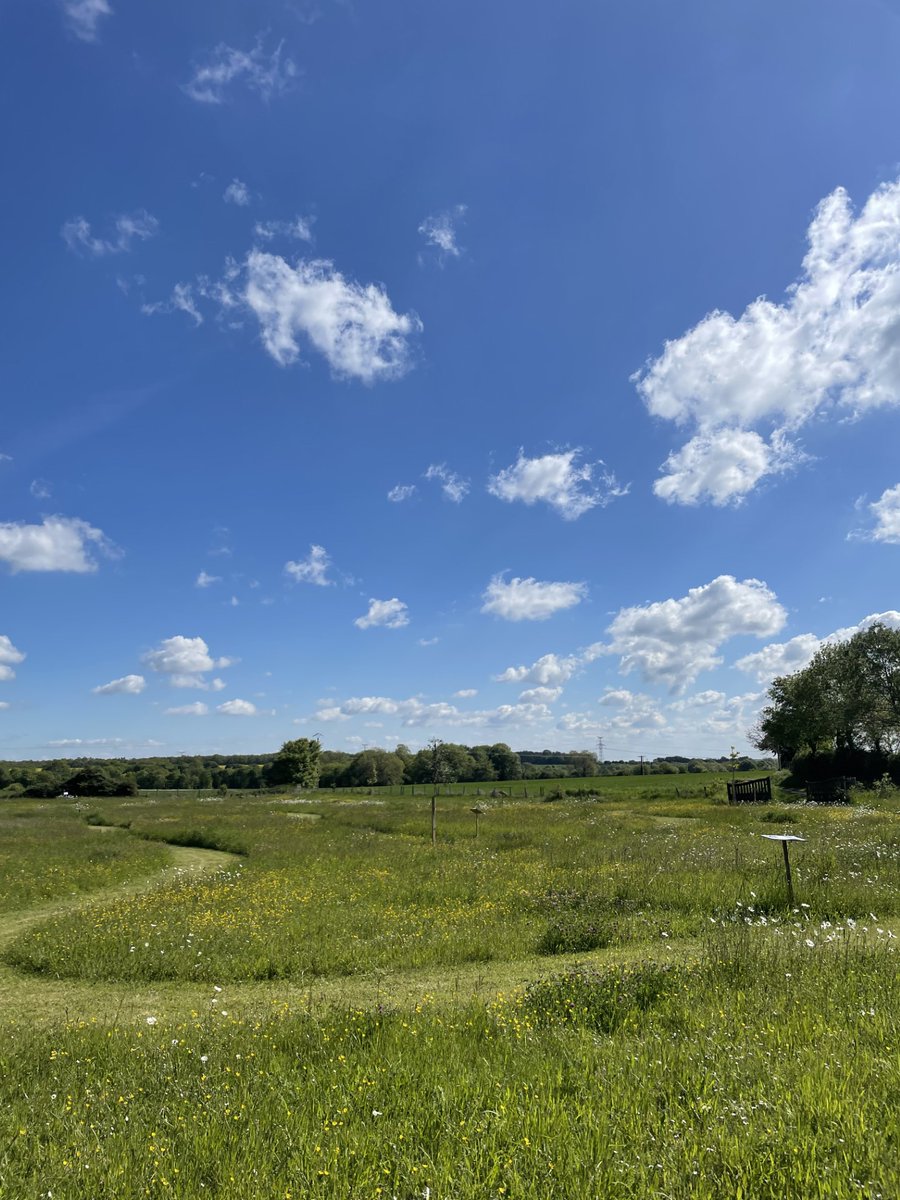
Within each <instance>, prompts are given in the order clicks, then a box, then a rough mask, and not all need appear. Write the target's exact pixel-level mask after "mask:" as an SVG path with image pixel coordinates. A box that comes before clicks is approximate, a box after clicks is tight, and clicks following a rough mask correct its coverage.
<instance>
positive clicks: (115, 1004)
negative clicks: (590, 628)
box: [0, 826, 696, 1026]
mask: <svg viewBox="0 0 900 1200" xmlns="http://www.w3.org/2000/svg"><path fill="white" fill-rule="evenodd" d="M95 828H97V829H98V831H99V832H105V831H107V830H109V831H111V830H112V829H113V828H118V827H117V826H110V827H104V826H95ZM167 849H168V851H169V854H170V856H171V861H170V863H169V865H168V866H167V867H165V868H164V869H163V870H162V871H157V872H155V873H154V874H153V875H150V876H147V877H145V878H143V879H139V880H132V881H130V882H128V883H124V884H117V885H115V886H113V887H108V888H103V889H101V890H100V891H97V892H92V893H90V894H89V895H86V896H75V897H71V898H66V899H59V900H54V901H49V902H47V903H44V904H40V905H37V906H35V907H33V908H28V909H25V910H23V911H22V912H18V913H15V912H14V913H5V914H2V915H0V952H2V951H3V950H4V949H5V948H6V947H7V946H9V945H10V944H11V943H12V942H14V941H15V939H16V938H17V937H19V936H20V935H21V934H23V933H25V932H27V930H29V929H31V928H33V927H34V926H36V925H40V924H41V923H42V922H44V921H46V920H48V919H49V918H50V917H53V916H56V915H57V914H59V913H63V912H71V911H72V910H74V909H82V910H84V909H89V908H91V907H93V906H94V905H98V904H104V903H109V902H110V901H111V900H115V899H116V898H119V897H126V896H135V895H140V894H142V893H145V892H150V891H153V890H154V889H156V888H158V887H163V886H165V885H166V884H168V883H171V882H173V880H175V879H177V878H183V877H184V876H186V875H187V876H194V877H196V876H199V875H205V874H214V873H215V872H216V871H221V870H223V869H227V868H228V867H230V866H232V865H233V864H234V863H236V862H238V861H239V858H238V856H237V855H235V854H228V853H225V852H224V851H220V850H205V849H200V848H199V847H197V848H195V847H192V846H175V845H172V844H168V846H167ZM695 952H696V943H693V942H691V943H687V942H685V943H682V944H680V945H677V946H676V945H674V944H673V943H671V942H670V943H666V945H665V946H664V947H662V948H660V950H659V951H658V952H657V951H655V950H651V949H650V948H649V947H647V946H634V947H626V948H622V949H611V950H596V951H592V952H590V953H581V954H568V955H555V956H553V957H552V958H547V957H545V956H538V955H532V956H528V957H526V958H521V959H517V960H515V961H511V962H507V961H499V962H470V963H460V964H457V965H455V966H431V967H419V968H409V969H405V970H404V969H400V970H396V971H382V972H374V973H372V974H368V975H353V976H341V977H334V978H328V979H322V978H316V979H310V980H306V981H305V980H278V981H264V982H241V983H228V982H227V981H226V980H221V981H220V990H219V991H217V990H216V988H215V987H214V986H213V985H212V984H209V983H193V982H180V981H165V982H160V983H153V984H144V983H139V984H136V983H94V982H82V981H80V980H78V979H53V978H51V977H50V976H46V975H31V974H28V973H27V972H21V971H18V970H16V969H15V968H13V967H11V966H9V965H7V964H6V963H2V962H0V1024H8V1023H12V1024H19V1025H21V1024H27V1025H30V1026H34V1025H51V1024H57V1023H59V1022H60V1021H97V1022H98V1023H99V1024H104V1025H106V1024H118V1023H121V1022H126V1023H128V1022H143V1021H146V1019H147V1018H148V1017H156V1018H157V1019H158V1020H160V1021H165V1022H167V1023H170V1022H171V1023H176V1022H179V1021H185V1020H191V1019H196V1018H197V1017H198V1016H202V1015H208V1016H211V1017H215V1018H218V1017H222V1018H225V1019H227V1018H228V1017H244V1016H247V1015H249V1014H259V1013H261V1012H264V1011H266V1010H268V1011H271V1010H272V1007H273V1006H274V1005H284V1004H286V1005H288V1006H289V1007H290V1008H292V1009H295V1010H305V1011H310V1012H318V1011H320V1010H322V1009H326V1008H332V1007H334V1006H336V1005H337V1006H342V1007H360V1008H368V1007H372V1006H374V1005H377V1004H385V1005H390V1006H401V1007H406V1006H411V1005H414V1004H417V1003H418V1002H420V1001H421V1000H422V999H423V997H428V998H431V999H434V1000H435V1001H437V1002H440V1003H450V1004H453V1003H463V1002H465V1001H468V1000H473V999H474V1000H482V1001H485V1000H493V999H495V998H496V996H497V995H498V994H499V993H509V992H511V991H513V990H515V989H517V988H520V987H523V986H524V985H525V984H527V983H528V982H530V981H531V980H534V979H537V978H539V977H541V976H546V975H548V974H551V973H556V972H558V971H562V970H565V969H566V967H569V966H572V965H574V964H575V963H600V962H603V963H614V962H633V961H636V960H638V959H646V958H648V957H653V958H660V959H672V958H675V957H684V956H685V955H686V954H687V955H691V954H693V953H695Z"/></svg>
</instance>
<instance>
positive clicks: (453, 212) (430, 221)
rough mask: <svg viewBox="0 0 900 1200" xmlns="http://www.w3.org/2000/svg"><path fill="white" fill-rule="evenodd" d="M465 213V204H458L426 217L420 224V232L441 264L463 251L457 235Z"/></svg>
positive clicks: (456, 256)
mask: <svg viewBox="0 0 900 1200" xmlns="http://www.w3.org/2000/svg"><path fill="white" fill-rule="evenodd" d="M465 215H466V206H465V204H457V205H456V206H455V207H454V208H451V209H448V210H447V211H446V212H440V213H434V214H432V216H430V217H426V218H425V220H424V221H423V222H422V224H421V225H420V226H419V233H420V234H421V235H422V237H423V238H424V239H425V242H426V245H427V246H428V248H429V250H430V251H432V252H433V254H434V256H435V257H436V258H437V261H438V262H439V263H440V264H441V266H443V264H444V263H445V262H446V261H447V259H448V258H459V256H460V254H461V253H462V248H461V247H460V245H459V243H458V242H457V240H456V237H457V226H458V225H459V224H460V222H461V221H462V219H463V217H464V216H465Z"/></svg>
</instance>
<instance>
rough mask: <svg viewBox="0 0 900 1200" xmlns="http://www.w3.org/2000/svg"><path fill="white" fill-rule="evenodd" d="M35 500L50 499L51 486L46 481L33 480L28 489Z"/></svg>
mask: <svg viewBox="0 0 900 1200" xmlns="http://www.w3.org/2000/svg"><path fill="white" fill-rule="evenodd" d="M28 490H29V492H31V494H32V496H34V498H35V500H49V499H50V484H49V483H48V482H47V480H46V479H32V481H31V484H30V485H29V488H28Z"/></svg>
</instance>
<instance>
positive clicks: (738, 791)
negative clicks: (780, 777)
mask: <svg viewBox="0 0 900 1200" xmlns="http://www.w3.org/2000/svg"><path fill="white" fill-rule="evenodd" d="M728 803H729V804H771V803H772V780H771V779H770V778H769V776H768V775H766V776H765V777H764V778H763V779H736V780H735V781H734V782H733V783H732V782H731V781H730V780H729V781H728Z"/></svg>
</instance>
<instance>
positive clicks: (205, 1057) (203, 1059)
mask: <svg viewBox="0 0 900 1200" xmlns="http://www.w3.org/2000/svg"><path fill="white" fill-rule="evenodd" d="M200 1061H201V1062H202V1063H205V1062H209V1055H208V1054H201V1055H200Z"/></svg>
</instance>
